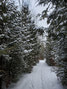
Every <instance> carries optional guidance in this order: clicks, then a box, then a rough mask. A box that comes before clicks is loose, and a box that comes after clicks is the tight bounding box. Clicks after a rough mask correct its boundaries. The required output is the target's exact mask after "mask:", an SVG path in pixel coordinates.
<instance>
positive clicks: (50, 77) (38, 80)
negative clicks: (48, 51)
mask: <svg viewBox="0 0 67 89" xmlns="http://www.w3.org/2000/svg"><path fill="white" fill-rule="evenodd" d="M10 89H63V88H62V86H61V84H60V83H59V81H58V80H57V77H56V74H55V73H54V72H52V71H51V67H49V66H48V65H47V64H46V62H45V60H43V61H40V62H39V63H38V64H37V65H36V66H34V68H33V71H32V73H30V74H27V75H25V76H24V78H23V77H22V78H21V79H20V80H19V82H18V83H17V84H16V86H15V87H14V88H10Z"/></svg>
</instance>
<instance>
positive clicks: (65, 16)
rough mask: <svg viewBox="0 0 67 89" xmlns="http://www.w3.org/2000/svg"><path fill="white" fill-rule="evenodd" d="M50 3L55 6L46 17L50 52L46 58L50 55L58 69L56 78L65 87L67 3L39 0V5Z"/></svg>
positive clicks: (66, 82) (58, 0)
mask: <svg viewBox="0 0 67 89" xmlns="http://www.w3.org/2000/svg"><path fill="white" fill-rule="evenodd" d="M50 1H51V2H52V4H53V5H55V9H54V11H53V12H52V13H51V14H50V15H49V16H48V23H50V26H49V28H48V39H50V41H48V42H49V45H50V48H51V50H49V49H48V55H47V57H49V53H50V55H51V56H52V57H53V59H54V62H55V63H56V65H57V67H58V70H57V76H58V78H59V79H60V81H61V82H62V84H63V85H67V61H66V60H67V51H66V50H67V1H66V0H40V4H42V3H44V4H45V3H48V2H50ZM48 47H49V46H47V48H48ZM47 60H48V59H47ZM50 62H51V61H50Z"/></svg>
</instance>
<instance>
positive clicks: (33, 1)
mask: <svg viewBox="0 0 67 89" xmlns="http://www.w3.org/2000/svg"><path fill="white" fill-rule="evenodd" d="M21 1H22V0H20V2H21ZM24 1H25V3H27V4H29V8H30V10H31V14H32V17H33V18H34V19H35V23H36V24H37V26H39V27H41V26H43V27H48V25H47V18H46V19H44V20H40V19H39V18H37V17H36V16H37V14H38V13H42V11H43V10H45V9H46V8H47V6H48V5H45V6H43V5H37V0H24ZM15 2H16V4H17V5H19V2H18V0H15Z"/></svg>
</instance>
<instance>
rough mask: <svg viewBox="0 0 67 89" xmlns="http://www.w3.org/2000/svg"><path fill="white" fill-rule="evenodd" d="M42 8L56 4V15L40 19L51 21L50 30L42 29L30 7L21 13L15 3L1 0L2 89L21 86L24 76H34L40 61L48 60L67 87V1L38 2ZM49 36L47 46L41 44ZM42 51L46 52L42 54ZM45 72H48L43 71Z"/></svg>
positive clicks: (0, 73) (0, 88) (53, 13)
mask: <svg viewBox="0 0 67 89" xmlns="http://www.w3.org/2000/svg"><path fill="white" fill-rule="evenodd" d="M38 2H39V5H42V4H43V5H44V6H45V5H46V4H48V3H51V4H52V8H53V7H54V10H53V12H52V13H51V14H50V15H48V10H49V8H47V9H46V10H44V11H43V12H42V14H41V15H40V17H41V18H42V19H44V18H46V17H47V23H48V24H50V25H49V27H48V28H46V29H45V28H44V29H43V28H38V27H37V25H36V24H35V21H34V20H33V19H32V15H31V12H30V10H29V6H28V5H27V4H24V3H23V4H22V7H21V10H18V7H17V6H16V5H15V2H14V1H13V0H0V89H2V86H3V85H5V86H6V88H8V87H9V85H10V84H11V83H12V82H17V81H18V79H19V77H20V76H21V74H25V73H30V72H31V71H32V68H33V66H34V65H36V64H37V63H38V62H39V59H44V57H45V58H46V63H47V64H48V65H49V66H53V67H56V69H55V71H56V74H57V77H58V79H59V80H60V81H61V83H62V85H64V86H67V30H66V27H67V1H66V0H38ZM44 31H45V32H46V33H47V34H48V35H47V41H46V46H45V48H44V49H43V46H42V44H40V43H39V42H38V36H40V35H43V33H44ZM42 49H43V50H44V51H42ZM43 71H44V70H43Z"/></svg>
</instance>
